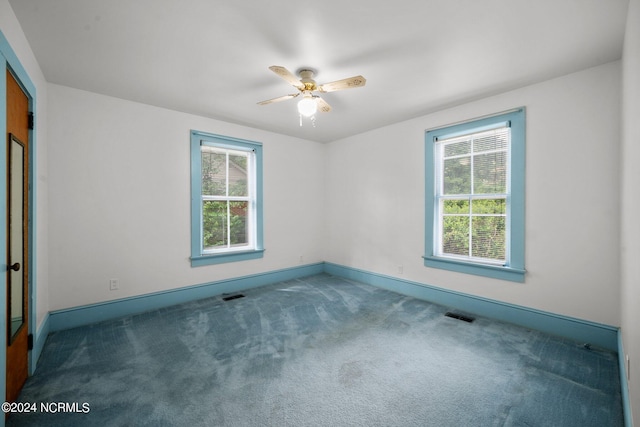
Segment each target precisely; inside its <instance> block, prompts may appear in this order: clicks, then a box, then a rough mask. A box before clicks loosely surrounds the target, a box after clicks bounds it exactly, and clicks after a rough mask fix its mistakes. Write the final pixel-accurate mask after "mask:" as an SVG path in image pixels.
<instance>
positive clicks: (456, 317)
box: [444, 311, 476, 323]
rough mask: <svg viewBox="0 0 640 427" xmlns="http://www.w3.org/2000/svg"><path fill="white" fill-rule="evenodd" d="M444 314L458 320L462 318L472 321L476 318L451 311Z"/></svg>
mask: <svg viewBox="0 0 640 427" xmlns="http://www.w3.org/2000/svg"><path fill="white" fill-rule="evenodd" d="M444 315H445V316H447V317H451V318H452V319H458V320H462V321H464V322H468V323H471V322H473V321H474V320H476V319H475V318H473V317H469V316H465V315H464V314H459V313H453V312H451V311H447V312H446V313H445V314H444Z"/></svg>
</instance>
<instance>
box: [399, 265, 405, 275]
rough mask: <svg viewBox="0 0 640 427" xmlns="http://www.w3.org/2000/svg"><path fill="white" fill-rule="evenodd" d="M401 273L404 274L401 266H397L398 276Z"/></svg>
mask: <svg viewBox="0 0 640 427" xmlns="http://www.w3.org/2000/svg"><path fill="white" fill-rule="evenodd" d="M402 273H404V267H403V266H402V264H400V265H399V266H398V274H402Z"/></svg>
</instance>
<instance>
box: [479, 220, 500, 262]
mask: <svg viewBox="0 0 640 427" xmlns="http://www.w3.org/2000/svg"><path fill="white" fill-rule="evenodd" d="M472 225H473V230H472V233H473V235H472V240H473V243H472V246H473V247H472V251H471V256H474V257H480V258H490V259H496V260H504V259H505V253H506V252H505V248H506V244H505V218H504V217H503V216H481V217H477V216H474V217H473V220H472Z"/></svg>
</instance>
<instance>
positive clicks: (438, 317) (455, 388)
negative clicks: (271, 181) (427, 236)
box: [7, 274, 623, 427]
mask: <svg viewBox="0 0 640 427" xmlns="http://www.w3.org/2000/svg"><path fill="white" fill-rule="evenodd" d="M243 294H244V295H245V298H240V299H235V300H232V301H228V302H224V301H222V299H221V298H220V297H216V298H209V299H205V300H201V301H197V302H193V303H187V304H181V305H177V306H174V307H171V308H166V309H161V310H156V311H152V312H148V313H144V314H140V315H136V316H129V317H125V318H122V319H119V320H115V321H109V322H103V323H99V324H95V325H91V326H86V327H81V328H76V329H71V330H67V331H62V332H57V333H53V334H51V335H50V336H49V338H48V340H47V343H46V345H45V348H44V350H43V353H42V357H41V360H40V364H39V367H38V370H37V372H36V374H35V375H34V376H33V377H31V378H29V380H28V381H27V384H26V386H25V387H24V389H23V392H22V394H21V396H20V401H21V402H34V403H38V405H39V404H40V402H68V403H73V402H76V403H78V406H79V408H80V409H82V404H83V403H87V404H88V405H89V408H90V410H89V412H88V413H73V412H72V413H68V412H58V413H54V414H45V413H42V412H41V411H38V412H37V413H29V414H11V415H10V416H9V418H8V419H7V425H9V426H27V425H37V426H73V425H79V426H296V427H297V426H438V427H442V426H456V427H460V426H482V427H484V426H562V427H568V426H580V427H587V426H594V427H595V426H597V427H605V426H621V425H623V416H622V406H621V397H620V382H619V377H618V364H617V357H616V355H615V354H614V353H611V352H607V351H602V350H599V349H595V348H592V349H588V348H585V347H584V346H582V345H581V344H580V343H574V342H571V341H568V340H564V339H560V338H556V337H553V336H550V335H547V334H543V333H540V332H536V331H531V330H527V329H523V328H519V327H516V326H513V325H508V324H505V323H500V322H496V321H492V320H488V319H484V318H478V319H476V320H475V321H474V322H473V323H466V322H463V321H460V320H455V319H451V318H448V317H445V316H444V313H445V312H446V311H447V309H446V308H445V307H442V306H438V305H434V304H431V303H428V302H425V301H421V300H417V299H414V298H410V297H406V296H403V295H399V294H395V293H393V292H389V291H386V290H382V289H378V288H375V287H371V286H369V285H364V284H361V283H357V282H352V281H347V280H344V279H340V278H335V277H332V276H329V275H324V274H323V275H318V276H311V277H308V278H304V279H299V280H293V281H289V282H283V283H278V284H275V285H271V286H267V287H262V288H257V289H253V290H249V291H246V292H243Z"/></svg>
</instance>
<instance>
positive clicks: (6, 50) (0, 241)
mask: <svg viewBox="0 0 640 427" xmlns="http://www.w3.org/2000/svg"><path fill="white" fill-rule="evenodd" d="M0 68H2V69H3V71H2V75H3V76H4V75H5V73H6V71H4V70H6V69H9V70H10V71H11V73H12V74H13V77H14V78H15V79H16V81H17V82H18V84H19V85H20V86H21V88H22V90H23V91H24V93H25V94H26V95H27V98H28V100H29V111H35V106H36V88H35V85H34V84H33V82H32V81H31V79H30V78H29V75H28V74H27V71H26V70H25V69H24V67H23V66H22V64H21V62H20V60H19V59H18V56H17V55H16V54H15V52H14V51H13V49H12V48H11V46H10V44H9V42H8V40H7V39H6V38H5V36H4V34H3V33H2V30H0ZM6 108H7V88H6V78H2V79H0V164H2V165H6V164H7V111H6ZM34 121H35V120H34ZM33 128H34V129H35V126H33ZM35 142H36V132H35V131H34V130H33V129H30V130H29V143H28V145H29V182H30V184H31V188H30V189H29V194H28V200H29V211H28V215H29V231H28V237H27V239H28V245H29V251H28V254H27V256H28V259H29V262H28V277H29V286H28V289H29V295H28V298H29V310H28V311H29V313H28V321H29V324H28V325H27V327H28V333H29V334H32V335H33V336H34V341H35V340H36V333H35V332H36V331H35V329H36V317H35V313H36V309H35V307H36V283H37V282H36V268H35V265H36V253H37V251H36V244H37V242H36V239H35V236H36V233H35V231H36V224H37V223H36V209H35V201H36V194H37V193H36V189H37V179H35V177H36V176H37V173H36V171H35V166H36V143H35ZM6 200H7V177H6V173H2V174H0V270H2V271H1V273H2V274H0V288H1V289H6V286H7V280H6V273H5V271H6V269H7V263H6V262H7V244H6V242H7V202H6ZM0 341H1V342H2V343H3V344H2V345H1V346H0V366H2V368H1V369H0V401H5V400H6V399H5V398H6V382H7V381H6V380H7V378H6V365H7V345H6V343H7V296H6V292H0ZM34 344H35V342H34ZM33 353H34V352H33V351H29V352H28V358H29V360H28V361H27V363H28V367H29V375H32V374H33V372H34V371H35V368H36V362H37V357H34V354H33ZM3 425H4V417H0V426H3Z"/></svg>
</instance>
